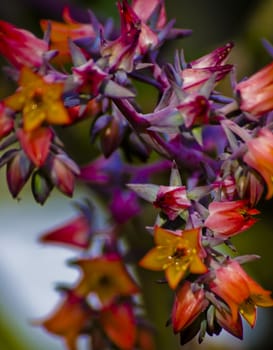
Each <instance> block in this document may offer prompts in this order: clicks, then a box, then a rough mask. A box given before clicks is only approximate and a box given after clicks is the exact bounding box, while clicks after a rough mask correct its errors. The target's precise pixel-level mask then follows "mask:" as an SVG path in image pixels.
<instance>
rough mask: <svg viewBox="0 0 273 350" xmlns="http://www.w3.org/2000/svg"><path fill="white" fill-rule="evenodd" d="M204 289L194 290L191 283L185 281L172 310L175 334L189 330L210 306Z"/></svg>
mask: <svg viewBox="0 0 273 350" xmlns="http://www.w3.org/2000/svg"><path fill="white" fill-rule="evenodd" d="M208 304H209V303H208V301H207V300H206V299H205V292H204V289H202V288H200V289H198V290H196V291H193V290H192V285H191V283H190V282H189V281H185V282H184V284H183V286H182V287H181V288H180V289H179V290H178V292H177V293H176V296H175V300H174V304H173V309H172V325H173V330H174V332H175V333H178V332H180V331H181V330H182V329H184V328H187V327H188V326H189V325H190V324H191V323H192V322H193V321H194V320H195V319H196V318H197V317H198V316H199V315H200V313H201V312H203V311H204V310H205V309H206V307H207V306H208Z"/></svg>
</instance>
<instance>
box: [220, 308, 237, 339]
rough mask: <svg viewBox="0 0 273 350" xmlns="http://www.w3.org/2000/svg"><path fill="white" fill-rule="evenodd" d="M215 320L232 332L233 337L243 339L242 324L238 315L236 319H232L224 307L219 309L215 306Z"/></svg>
mask: <svg viewBox="0 0 273 350" xmlns="http://www.w3.org/2000/svg"><path fill="white" fill-rule="evenodd" d="M215 320H216V321H217V323H218V324H219V325H220V326H221V327H222V328H223V329H225V330H226V331H227V332H229V333H230V334H232V335H233V336H234V337H237V338H239V339H243V324H242V318H241V316H240V315H239V316H238V318H237V319H236V320H234V319H233V317H232V315H231V314H230V313H229V312H228V311H227V310H225V308H221V309H220V310H218V309H217V308H216V309H215Z"/></svg>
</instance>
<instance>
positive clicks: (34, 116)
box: [23, 104, 46, 131]
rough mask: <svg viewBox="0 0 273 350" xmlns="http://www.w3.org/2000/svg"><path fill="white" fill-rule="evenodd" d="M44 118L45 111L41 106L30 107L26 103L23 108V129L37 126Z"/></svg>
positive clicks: (30, 129) (32, 128)
mask: <svg viewBox="0 0 273 350" xmlns="http://www.w3.org/2000/svg"><path fill="white" fill-rule="evenodd" d="M45 118H46V111H45V110H44V109H43V108H37V109H32V108H31V105H30V104H27V105H26V106H25V108H24V109H23V120H24V130H25V131H32V130H34V129H36V128H38V127H39V126H40V125H41V124H42V122H43V121H44V120H45Z"/></svg>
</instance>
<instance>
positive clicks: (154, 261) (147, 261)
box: [139, 246, 172, 271]
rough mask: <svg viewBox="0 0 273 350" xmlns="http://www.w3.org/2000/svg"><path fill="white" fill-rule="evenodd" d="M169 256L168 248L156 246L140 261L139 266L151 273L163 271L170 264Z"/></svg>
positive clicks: (169, 250) (170, 258) (170, 252)
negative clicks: (151, 271)
mask: <svg viewBox="0 0 273 350" xmlns="http://www.w3.org/2000/svg"><path fill="white" fill-rule="evenodd" d="M171 254H172V251H171V249H170V248H169V247H161V246H157V247H155V248H153V249H151V250H150V251H149V252H148V253H147V254H146V255H145V256H144V257H143V258H142V259H141V260H140V262H139V265H140V266H141V267H144V268H146V269H149V270H153V271H161V270H164V269H166V268H167V267H168V266H169V264H171V263H172V257H171Z"/></svg>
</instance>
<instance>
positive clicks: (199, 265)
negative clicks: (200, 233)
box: [190, 255, 208, 274]
mask: <svg viewBox="0 0 273 350" xmlns="http://www.w3.org/2000/svg"><path fill="white" fill-rule="evenodd" d="M207 271H208V268H207V266H206V265H205V264H204V263H203V262H202V260H201V259H200V258H199V256H198V255H195V256H194V257H193V258H192V260H191V263H190V272H191V273H200V274H201V273H206V272H207Z"/></svg>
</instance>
